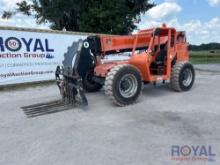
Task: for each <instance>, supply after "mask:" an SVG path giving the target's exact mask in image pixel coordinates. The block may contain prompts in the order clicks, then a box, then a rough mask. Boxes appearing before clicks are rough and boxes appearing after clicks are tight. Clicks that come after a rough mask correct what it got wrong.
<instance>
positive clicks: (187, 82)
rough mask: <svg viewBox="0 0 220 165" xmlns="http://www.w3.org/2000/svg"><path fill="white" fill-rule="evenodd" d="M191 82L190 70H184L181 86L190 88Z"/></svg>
mask: <svg viewBox="0 0 220 165" xmlns="http://www.w3.org/2000/svg"><path fill="white" fill-rule="evenodd" d="M192 80H193V73H192V70H191V69H190V68H186V69H185V70H184V71H183V76H182V82H183V85H184V86H185V87H188V86H190V84H191V83H192Z"/></svg>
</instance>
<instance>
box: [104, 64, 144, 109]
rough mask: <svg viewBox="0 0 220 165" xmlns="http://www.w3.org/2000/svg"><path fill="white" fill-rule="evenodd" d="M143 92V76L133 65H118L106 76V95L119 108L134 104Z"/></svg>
mask: <svg viewBox="0 0 220 165" xmlns="http://www.w3.org/2000/svg"><path fill="white" fill-rule="evenodd" d="M141 90H142V78H141V74H140V72H139V70H138V69H137V68H136V67H134V66H132V65H128V64H125V65H117V66H115V67H114V68H112V69H111V70H110V71H109V72H108V74H107V76H106V80H105V94H106V95H107V96H108V97H110V99H111V100H112V101H113V103H114V104H116V105H117V106H126V105H129V104H133V103H134V102H135V101H136V100H137V99H138V97H139V95H140V93H141Z"/></svg>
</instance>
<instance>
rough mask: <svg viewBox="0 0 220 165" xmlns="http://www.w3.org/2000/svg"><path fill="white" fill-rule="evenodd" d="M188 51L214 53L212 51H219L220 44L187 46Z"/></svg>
mask: <svg viewBox="0 0 220 165" xmlns="http://www.w3.org/2000/svg"><path fill="white" fill-rule="evenodd" d="M189 50H191V51H203V50H208V51H214V50H220V43H216V42H213V43H208V44H201V45H189Z"/></svg>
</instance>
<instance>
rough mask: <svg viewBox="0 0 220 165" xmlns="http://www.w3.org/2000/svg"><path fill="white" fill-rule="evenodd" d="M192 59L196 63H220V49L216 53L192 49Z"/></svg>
mask: <svg viewBox="0 0 220 165" xmlns="http://www.w3.org/2000/svg"><path fill="white" fill-rule="evenodd" d="M190 61H191V62H192V63H194V64H219V63H220V50H217V51H215V52H214V53H211V52H210V51H190Z"/></svg>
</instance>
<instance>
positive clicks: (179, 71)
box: [170, 62, 195, 92]
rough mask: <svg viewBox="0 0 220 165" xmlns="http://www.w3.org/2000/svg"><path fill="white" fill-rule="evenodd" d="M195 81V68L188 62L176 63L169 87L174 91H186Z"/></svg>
mask: <svg viewBox="0 0 220 165" xmlns="http://www.w3.org/2000/svg"><path fill="white" fill-rule="evenodd" d="M194 81H195V70H194V67H193V65H192V64H190V63H189V62H179V63H176V64H175V65H174V66H173V68H172V73H171V80H170V83H171V88H172V89H173V90H175V91H178V92H181V91H188V90H190V89H191V88H192V86H193V84H194Z"/></svg>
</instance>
